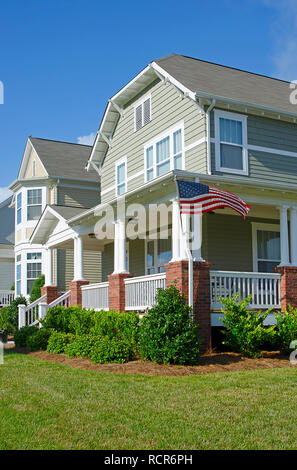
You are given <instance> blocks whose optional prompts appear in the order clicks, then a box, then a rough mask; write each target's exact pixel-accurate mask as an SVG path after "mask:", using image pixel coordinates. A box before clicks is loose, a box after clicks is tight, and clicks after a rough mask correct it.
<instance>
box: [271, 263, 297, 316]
mask: <svg viewBox="0 0 297 470" xmlns="http://www.w3.org/2000/svg"><path fill="white" fill-rule="evenodd" d="M275 272H277V273H279V274H280V275H281V282H280V296H281V298H280V301H281V308H282V310H286V309H287V308H288V306H289V305H292V307H294V308H297V267H296V266H278V267H277V268H275Z"/></svg>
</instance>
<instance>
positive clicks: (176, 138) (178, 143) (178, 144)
mask: <svg viewBox="0 0 297 470" xmlns="http://www.w3.org/2000/svg"><path fill="white" fill-rule="evenodd" d="M181 151H182V139H181V129H179V130H178V131H176V132H174V134H173V153H174V155H175V154H176V153H179V152H181Z"/></svg>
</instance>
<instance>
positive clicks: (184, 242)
mask: <svg viewBox="0 0 297 470" xmlns="http://www.w3.org/2000/svg"><path fill="white" fill-rule="evenodd" d="M190 217H191V216H190V214H181V230H182V233H181V237H180V259H182V260H184V259H186V260H187V259H189V256H188V253H187V247H188V246H189V237H190Z"/></svg>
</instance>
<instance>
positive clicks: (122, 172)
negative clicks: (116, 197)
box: [117, 162, 126, 184]
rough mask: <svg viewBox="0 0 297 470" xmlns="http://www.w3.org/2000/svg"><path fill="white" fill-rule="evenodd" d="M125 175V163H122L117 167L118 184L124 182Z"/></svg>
mask: <svg viewBox="0 0 297 470" xmlns="http://www.w3.org/2000/svg"><path fill="white" fill-rule="evenodd" d="M125 173H126V164H125V162H123V163H121V164H120V165H118V167H117V178H118V184H121V183H124V182H125V176H126V174H125Z"/></svg>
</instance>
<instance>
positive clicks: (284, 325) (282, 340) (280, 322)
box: [275, 306, 297, 354]
mask: <svg viewBox="0 0 297 470" xmlns="http://www.w3.org/2000/svg"><path fill="white" fill-rule="evenodd" d="M275 318H276V330H275V344H276V346H277V348H279V349H280V351H281V352H282V353H283V354H289V353H290V351H291V348H290V344H291V342H292V341H295V340H297V309H294V308H293V307H291V306H289V308H288V311H286V312H277V313H276V314H275Z"/></svg>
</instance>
